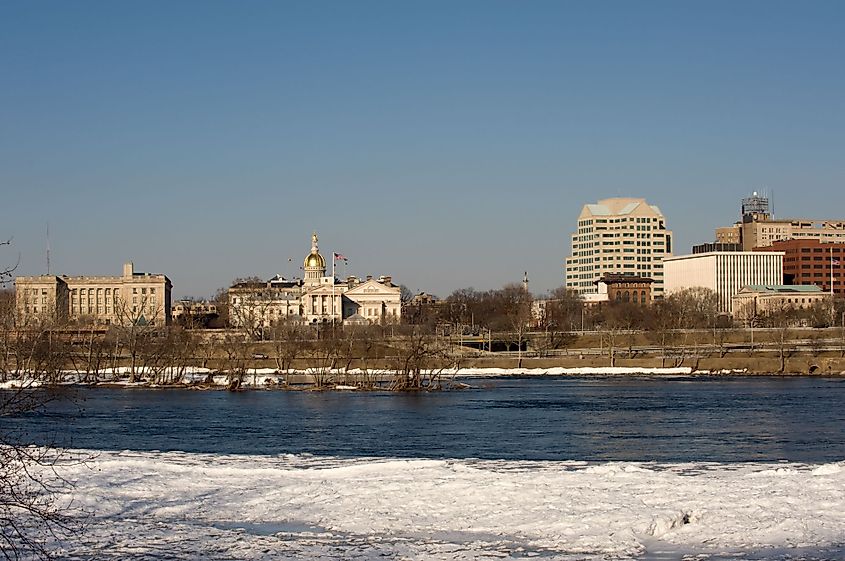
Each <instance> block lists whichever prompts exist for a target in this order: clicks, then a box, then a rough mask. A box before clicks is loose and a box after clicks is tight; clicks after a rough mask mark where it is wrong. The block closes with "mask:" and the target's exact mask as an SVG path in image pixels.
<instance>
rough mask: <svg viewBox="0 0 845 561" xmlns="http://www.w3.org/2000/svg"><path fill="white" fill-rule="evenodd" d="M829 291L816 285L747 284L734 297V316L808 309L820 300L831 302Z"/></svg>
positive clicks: (747, 317) (746, 317)
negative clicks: (824, 290)
mask: <svg viewBox="0 0 845 561" xmlns="http://www.w3.org/2000/svg"><path fill="white" fill-rule="evenodd" d="M830 299H831V295H830V293H829V292H823V291H822V289H821V288H819V287H818V286H816V285H813V284H809V285H801V284H799V285H768V286H754V285H751V286H746V287H743V288H742V289H740V291H739V292H737V293H736V294H735V295H734V297H733V310H734V317H735V318H736V319H738V320H741V321H751V320H752V319H754V318H756V317H758V316H760V315H765V314H768V313H777V312H780V311H784V310H790V309H791V310H806V309H807V308H811V307H812V306H814V305H816V304H817V303H818V302H830Z"/></svg>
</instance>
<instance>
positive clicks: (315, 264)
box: [303, 232, 326, 282]
mask: <svg viewBox="0 0 845 561" xmlns="http://www.w3.org/2000/svg"><path fill="white" fill-rule="evenodd" d="M303 269H304V270H305V280H306V281H309V280H310V281H312V282H313V281H318V280H319V279H320V278H321V277H324V276H326V260H325V259H323V256H322V255H320V250H319V248H318V247H317V232H314V233H313V234H312V235H311V253H309V254H308V255H306V256H305V261H304V263H303Z"/></svg>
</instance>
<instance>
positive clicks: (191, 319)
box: [170, 300, 219, 325]
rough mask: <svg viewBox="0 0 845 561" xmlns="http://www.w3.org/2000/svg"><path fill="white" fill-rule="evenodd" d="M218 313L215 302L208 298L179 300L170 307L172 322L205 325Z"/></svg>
mask: <svg viewBox="0 0 845 561" xmlns="http://www.w3.org/2000/svg"><path fill="white" fill-rule="evenodd" d="M218 315H219V312H218V310H217V304H216V303H215V302H210V301H208V300H179V301H178V302H176V303H175V304H173V307H172V308H171V309H170V319H171V320H172V321H173V322H174V323H181V324H187V323H195V324H200V325H207V324H208V323H209V322H210V321H211V320H212V319H214V318H216V317H217V316H218Z"/></svg>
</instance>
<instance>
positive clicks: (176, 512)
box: [62, 452, 845, 560]
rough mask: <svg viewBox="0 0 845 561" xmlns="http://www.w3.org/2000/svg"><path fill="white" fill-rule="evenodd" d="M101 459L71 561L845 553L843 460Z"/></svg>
mask: <svg viewBox="0 0 845 561" xmlns="http://www.w3.org/2000/svg"><path fill="white" fill-rule="evenodd" d="M92 454H95V455H96V457H95V459H94V460H93V461H92V462H91V463H89V465H88V466H83V465H79V466H71V467H68V468H65V472H64V474H65V475H66V476H67V477H68V478H69V479H70V480H71V481H72V482H74V483H75V485H76V488H75V491H74V495H75V499H76V501H78V503H77V504H78V505H80V506H83V507H85V508H86V509H88V510H89V511H91V512H92V513H93V516H92V518H91V519H90V520H89V527H88V531H87V533H86V534H85V536H84V538H83V539H82V541H81V542H79V543H75V544H69V545H68V546H67V547H66V548H65V549H64V551H63V552H62V556H63V557H64V558H67V559H91V558H97V559H127V558H135V559H165V558H166V559H233V558H235V559H302V560H305V559H420V560H423V559H425V560H470V559H502V558H524V557H541V558H543V559H556V560H574V559H579V560H593V559H595V560H598V559H662V560H668V559H679V560H680V559H696V560H704V559H712V560H715V559H733V560H736V559H798V558H801V559H840V558H843V556H845V549H843V547H842V544H843V542H845V492H843V489H845V463H842V462H840V463H833V464H823V465H804V464H637V463H602V464H587V463H576V462H520V461H479V460H432V459H398V458H387V459H385V458H379V459H338V458H333V457H311V456H293V455H291V456H281V457H268V456H232V455H204V454H188V453H179V452H168V453H159V452H92ZM686 555H689V557H685V556H686ZM693 556H695V557H693Z"/></svg>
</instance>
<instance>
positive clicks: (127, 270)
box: [123, 261, 135, 279]
mask: <svg viewBox="0 0 845 561" xmlns="http://www.w3.org/2000/svg"><path fill="white" fill-rule="evenodd" d="M134 274H135V266H134V265H133V264H132V261H130V262H129V263H124V264H123V276H124V278H130V279H131V278H132V275H134Z"/></svg>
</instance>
